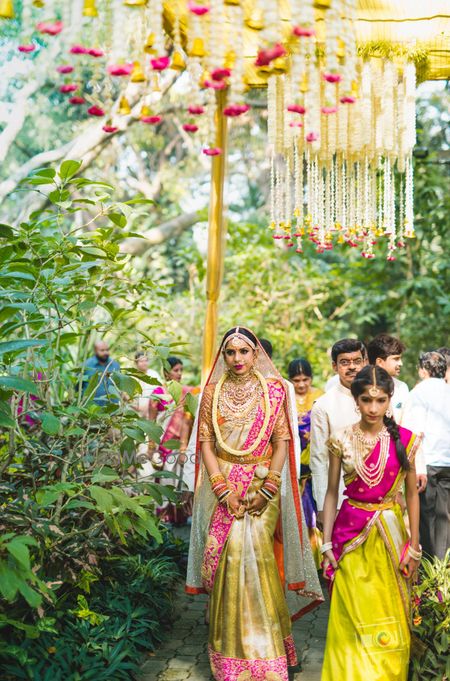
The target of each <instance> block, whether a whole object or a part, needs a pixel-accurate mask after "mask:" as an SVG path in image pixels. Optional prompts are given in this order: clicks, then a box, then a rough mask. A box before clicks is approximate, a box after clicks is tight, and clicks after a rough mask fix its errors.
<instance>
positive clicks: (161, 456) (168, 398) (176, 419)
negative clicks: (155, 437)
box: [150, 357, 197, 524]
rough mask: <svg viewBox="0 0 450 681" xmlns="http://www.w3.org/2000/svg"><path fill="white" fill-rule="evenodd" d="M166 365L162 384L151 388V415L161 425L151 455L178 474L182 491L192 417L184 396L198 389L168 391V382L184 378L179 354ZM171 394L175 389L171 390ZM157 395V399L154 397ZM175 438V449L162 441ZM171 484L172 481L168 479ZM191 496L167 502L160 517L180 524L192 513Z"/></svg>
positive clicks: (159, 465) (157, 463)
mask: <svg viewBox="0 0 450 681" xmlns="http://www.w3.org/2000/svg"><path fill="white" fill-rule="evenodd" d="M167 363H168V365H169V367H168V368H167V369H165V370H164V378H165V385H163V386H160V387H158V388H156V389H155V390H153V395H152V398H153V399H152V400H151V403H150V415H151V418H153V419H154V420H156V422H157V423H159V425H160V426H161V427H162V428H163V431H164V432H163V435H162V437H161V440H160V443H159V446H158V448H157V450H156V451H155V452H154V454H153V456H152V463H153V465H154V466H155V468H157V469H159V470H166V471H170V472H172V473H175V474H176V475H178V476H179V480H178V484H177V487H178V490H179V491H181V490H182V478H183V466H184V463H185V452H186V449H187V445H188V442H189V437H190V435H191V431H192V425H193V417H192V415H191V413H190V411H189V410H188V409H187V407H186V396H187V394H188V393H195V392H197V391H196V389H195V388H192V387H189V386H186V385H181V388H180V395H179V397H178V396H177V400H176V402H175V400H174V398H173V397H172V395H171V394H170V392H169V386H168V384H169V383H170V382H174V383H181V380H182V377H183V362H182V360H181V359H179V358H178V357H168V358H167ZM171 392H172V393H174V392H175V391H174V390H172V391H171ZM155 398H157V399H155ZM173 440H175V441H178V442H179V447H178V449H171V448H169V447H166V446H165V445H164V443H166V442H167V443H168V444H169V442H170V443H172V441H173ZM169 482H171V483H173V480H169ZM191 502H192V495H189V497H188V496H187V495H184V496H183V501H182V503H181V504H180V505H174V504H168V505H167V506H166V507H165V508H164V509H163V510H162V511H161V517H162V519H163V520H164V521H166V522H172V523H175V524H183V523H184V522H186V520H187V517H188V516H189V515H191Z"/></svg>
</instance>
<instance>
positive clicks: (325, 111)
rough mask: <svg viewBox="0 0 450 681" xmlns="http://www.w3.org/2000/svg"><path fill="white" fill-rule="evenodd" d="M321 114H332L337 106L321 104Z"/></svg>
mask: <svg viewBox="0 0 450 681" xmlns="http://www.w3.org/2000/svg"><path fill="white" fill-rule="evenodd" d="M320 110H321V112H322V113H323V114H333V113H336V111H337V106H323V107H322V108H321V109H320Z"/></svg>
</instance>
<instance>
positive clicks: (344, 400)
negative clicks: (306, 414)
mask: <svg viewBox="0 0 450 681" xmlns="http://www.w3.org/2000/svg"><path fill="white" fill-rule="evenodd" d="M359 419H360V415H359V414H358V412H357V411H356V405H355V400H354V399H353V397H352V394H351V392H350V390H349V389H348V388H346V387H345V386H343V385H342V383H340V382H339V384H338V385H335V386H334V387H332V388H330V390H328V392H326V393H325V394H324V395H321V397H319V398H318V399H317V400H316V401H315V402H314V404H313V408H312V410H311V440H310V442H311V444H310V454H311V458H310V468H311V475H312V488H313V495H314V498H315V500H316V503H317V509H318V510H319V511H322V510H323V503H324V501H325V494H326V491H327V487H328V461H329V459H328V447H327V444H326V443H327V440H328V439H329V437H330V436H331V435H333V434H334V433H335V431H336V430H339V429H341V428H345V427H347V426H351V425H353V424H354V423H357V422H358V421H359ZM343 499H344V481H343V478H342V477H341V482H340V485H339V501H338V508H339V507H340V506H341V504H342V501H343Z"/></svg>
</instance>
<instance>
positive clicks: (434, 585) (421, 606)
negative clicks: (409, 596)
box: [410, 550, 450, 681]
mask: <svg viewBox="0 0 450 681" xmlns="http://www.w3.org/2000/svg"><path fill="white" fill-rule="evenodd" d="M413 598H414V601H413V603H414V608H413V610H414V618H413V624H414V627H413V634H414V635H415V636H414V637H413V648H414V644H415V646H416V655H415V656H414V657H413V661H412V665H411V670H410V671H411V673H410V680H411V681H428V680H429V681H431V680H434V681H438V680H439V681H448V679H450V655H449V651H450V550H448V551H447V554H446V556H445V557H444V559H443V560H439V559H438V558H434V559H433V560H426V559H424V561H423V563H422V567H421V571H420V580H419V582H418V584H417V585H416V586H415V587H414V594H413Z"/></svg>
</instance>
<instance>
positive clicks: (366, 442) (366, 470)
mask: <svg viewBox="0 0 450 681" xmlns="http://www.w3.org/2000/svg"><path fill="white" fill-rule="evenodd" d="M353 435H354V437H353V447H354V452H355V470H356V472H357V474H358V475H359V477H360V478H361V480H363V481H364V482H365V483H366V485H367V486H368V487H375V486H376V485H379V484H380V482H381V480H382V479H383V475H384V471H385V468H386V462H387V459H388V455H389V445H390V436H389V433H388V431H387V429H386V427H383V428H382V429H381V430H380V432H379V433H378V434H377V435H376V437H372V438H370V437H366V436H365V435H364V433H363V432H362V430H361V428H360V427H359V425H357V426H355V427H354V428H353ZM378 441H380V453H379V455H378V459H377V461H375V462H373V463H370V464H369V465H367V463H366V459H367V458H368V455H369V454H370V452H372V451H373V449H374V447H375V446H376V444H377V442H378Z"/></svg>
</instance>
